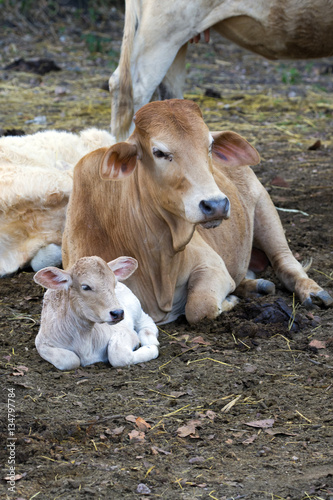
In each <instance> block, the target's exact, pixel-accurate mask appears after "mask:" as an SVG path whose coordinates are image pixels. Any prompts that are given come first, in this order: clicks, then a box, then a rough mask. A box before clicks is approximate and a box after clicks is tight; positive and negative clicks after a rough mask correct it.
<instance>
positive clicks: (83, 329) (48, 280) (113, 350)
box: [34, 257, 159, 370]
mask: <svg viewBox="0 0 333 500" xmlns="http://www.w3.org/2000/svg"><path fill="white" fill-rule="evenodd" d="M137 265H138V264H137V261H136V260H135V259H133V258H131V257H119V258H117V259H115V260H112V261H111V262H109V263H108V264H107V263H106V262H105V261H104V260H103V259H101V258H100V257H83V258H81V259H79V260H78V261H77V262H76V263H75V264H74V265H73V266H72V267H71V268H70V269H68V270H66V271H63V270H61V269H58V268H56V267H46V268H44V269H41V270H40V271H38V272H37V273H36V274H35V276H34V280H35V282H36V283H38V284H40V285H42V286H44V287H46V288H48V290H47V291H46V293H45V296H44V301H43V309H42V315H41V325H40V329H39V332H38V334H37V337H36V341H35V343H36V347H37V351H38V352H39V354H40V355H41V357H42V358H44V359H46V360H47V361H49V362H50V363H52V364H53V365H54V366H55V367H56V368H58V369H59V370H73V369H75V368H78V367H79V366H80V365H81V366H86V365H90V364H93V363H97V362H98V361H104V362H107V361H109V362H110V364H111V365H112V366H126V365H130V364H135V363H142V362H145V361H149V360H151V359H154V358H156V357H157V356H158V345H159V342H158V340H157V336H158V329H157V327H156V325H155V323H154V322H153V320H152V319H151V318H150V316H148V315H147V314H146V313H144V312H143V310H142V308H141V305H140V302H139V300H138V299H137V297H136V296H135V295H134V294H133V293H132V292H131V291H130V289H129V288H127V287H126V285H124V284H123V283H120V282H119V281H122V280H125V279H126V278H128V277H129V276H130V275H131V274H132V273H133V272H134V271H135V270H136V268H137ZM118 280H119V281H118ZM139 344H141V347H139V348H138V349H136V348H137V347H138V346H139Z"/></svg>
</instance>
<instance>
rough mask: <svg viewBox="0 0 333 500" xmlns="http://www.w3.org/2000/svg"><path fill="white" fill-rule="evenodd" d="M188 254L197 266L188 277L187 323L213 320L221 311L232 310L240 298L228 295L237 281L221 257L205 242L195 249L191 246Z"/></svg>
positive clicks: (194, 266)
mask: <svg viewBox="0 0 333 500" xmlns="http://www.w3.org/2000/svg"><path fill="white" fill-rule="evenodd" d="M203 243H204V242H203ZM189 257H190V258H191V259H192V262H193V264H194V265H193V267H192V269H191V271H190V276H189V279H188V289H187V302H186V306H185V315H186V319H187V320H188V322H189V323H197V322H198V321H200V320H202V319H203V318H208V319H214V318H216V317H217V316H218V315H219V314H221V312H223V311H226V310H230V309H232V307H233V306H234V305H235V304H236V303H237V301H236V300H233V299H229V298H228V299H227V296H228V295H229V294H230V293H232V292H233V291H234V290H235V282H234V280H233V279H232V277H231V276H230V274H229V272H228V270H227V268H226V266H225V264H224V262H223V260H222V259H221V257H220V256H219V255H218V254H217V253H216V252H215V251H214V250H213V249H212V248H211V247H210V246H209V245H207V244H206V243H204V244H203V245H200V247H198V248H197V249H196V251H194V250H193V248H192V249H191V254H190V255H189Z"/></svg>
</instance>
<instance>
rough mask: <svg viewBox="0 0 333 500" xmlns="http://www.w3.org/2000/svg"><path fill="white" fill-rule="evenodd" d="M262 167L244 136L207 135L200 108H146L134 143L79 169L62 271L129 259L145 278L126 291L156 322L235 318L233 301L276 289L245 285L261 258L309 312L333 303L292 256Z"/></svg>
mask: <svg viewBox="0 0 333 500" xmlns="http://www.w3.org/2000/svg"><path fill="white" fill-rule="evenodd" d="M258 162H259V155H258V153H257V151H256V150H255V149H254V148H253V147H252V146H251V145H250V144H249V143H248V142H247V141H246V140H245V139H243V138H242V137H241V136H239V135H238V134H236V133H234V132H229V131H224V132H210V131H209V130H208V128H207V126H206V125H205V123H204V121H203V119H202V115H201V112H200V109H199V107H198V106H197V105H196V104H195V103H194V102H191V101H186V100H181V99H171V100H166V101H156V102H151V103H149V104H146V105H145V106H143V107H142V108H141V109H140V110H139V111H138V112H137V113H136V116H135V130H134V132H133V134H132V135H131V136H130V137H129V138H128V140H127V141H126V142H120V143H117V144H115V145H113V146H111V147H110V148H101V149H99V150H97V151H94V152H92V153H90V154H88V155H86V156H85V157H83V158H82V159H81V160H80V161H79V163H78V164H77V165H76V167H75V169H74V178H73V191H72V194H71V196H70V200H69V205H68V212H67V217H66V225H65V231H64V237H63V265H64V267H65V268H66V267H68V266H71V265H72V264H73V262H75V261H76V260H77V259H78V258H80V257H83V256H87V255H99V256H100V257H102V258H104V259H105V260H107V261H108V260H110V259H113V258H115V257H117V256H118V255H131V256H132V257H135V258H136V259H137V260H138V262H139V269H138V272H137V273H135V274H134V275H133V276H131V277H130V278H129V281H128V286H129V288H131V290H132V291H133V293H134V294H135V295H136V296H137V297H138V298H139V300H140V301H141V304H142V307H143V308H144V310H145V311H147V313H148V314H149V315H150V316H151V317H152V318H153V319H154V321H156V322H157V323H166V322H168V321H173V320H174V319H176V318H177V317H178V316H179V315H181V314H184V313H185V315H186V317H187V319H188V321H189V322H196V321H199V320H201V319H202V318H205V317H207V318H215V317H216V316H217V315H218V314H220V313H221V312H222V311H223V310H226V309H227V308H229V307H230V302H229V300H228V299H227V297H228V295H229V294H232V293H233V292H234V293H235V295H236V296H237V295H238V296H244V295H246V294H247V293H251V292H255V293H267V292H271V291H272V290H273V289H274V287H273V286H272V283H270V282H268V281H265V280H250V279H246V274H247V271H248V268H249V267H251V254H252V250H253V248H255V249H256V254H259V255H262V256H264V254H265V255H266V256H267V258H268V260H269V262H270V263H271V265H272V267H273V269H274V271H275V273H276V275H277V276H278V278H279V280H280V281H281V282H282V283H283V285H284V286H285V287H286V288H287V289H288V290H290V291H291V292H295V293H296V295H297V296H298V298H299V299H300V300H301V302H303V303H305V305H306V306H311V305H312V302H313V301H314V300H315V301H318V302H319V303H320V304H322V305H324V306H329V305H331V304H332V302H333V299H332V297H330V295H329V294H328V293H327V292H326V291H324V290H323V289H322V288H321V287H320V286H319V285H318V284H317V283H315V282H314V281H313V280H312V279H310V278H309V277H308V275H307V274H306V272H305V270H304V269H303V267H302V266H301V264H300V263H299V262H297V260H296V259H295V258H294V256H293V254H292V253H291V251H290V249H289V247H288V243H287V241H286V237H285V235H284V231H283V228H282V225H281V222H280V218H279V216H278V214H277V211H276V209H275V208H274V205H273V203H272V201H271V199H270V197H269V195H268V193H267V191H266V189H265V188H264V187H263V186H262V184H261V183H260V182H259V180H258V178H257V177H256V175H255V174H254V172H253V170H252V169H251V168H250V167H249V166H248V165H255V164H257V163H258ZM87 186H89V196H87ZM226 299H227V300H226Z"/></svg>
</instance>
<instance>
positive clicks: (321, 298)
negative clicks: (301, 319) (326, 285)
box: [302, 290, 333, 309]
mask: <svg viewBox="0 0 333 500" xmlns="http://www.w3.org/2000/svg"><path fill="white" fill-rule="evenodd" d="M314 302H316V303H317V304H319V305H320V306H324V307H330V306H332V305H333V298H332V297H331V296H330V294H329V293H328V292H326V291H325V290H321V291H320V292H318V293H316V294H311V297H308V298H307V299H305V300H304V302H303V304H302V305H303V306H304V307H305V308H306V309H313V307H314V306H315V304H314Z"/></svg>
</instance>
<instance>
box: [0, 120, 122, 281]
mask: <svg viewBox="0 0 333 500" xmlns="http://www.w3.org/2000/svg"><path fill="white" fill-rule="evenodd" d="M114 142H115V140H114V138H113V136H112V135H111V134H109V133H107V132H105V131H103V130H98V129H95V128H91V129H87V130H84V131H82V132H81V133H80V134H73V133H69V132H63V131H56V130H52V131H51V130H49V131H43V132H37V133H36V134H32V135H27V136H20V137H17V136H15V137H1V138H0V277H1V276H5V275H9V274H12V273H14V272H16V271H17V270H18V269H19V268H22V267H24V266H26V265H27V264H29V263H30V264H31V266H32V268H33V270H34V271H38V270H39V269H41V268H43V267H45V266H47V265H59V264H60V263H61V248H60V245H61V238H62V232H63V229H64V224H65V213H66V207H67V203H68V198H69V195H70V193H71V191H72V186H73V168H74V166H75V164H76V163H77V162H78V160H79V159H80V158H81V157H82V156H84V155H85V154H87V153H89V152H91V151H94V150H95V149H98V148H100V147H103V146H111V145H112V144H114Z"/></svg>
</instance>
